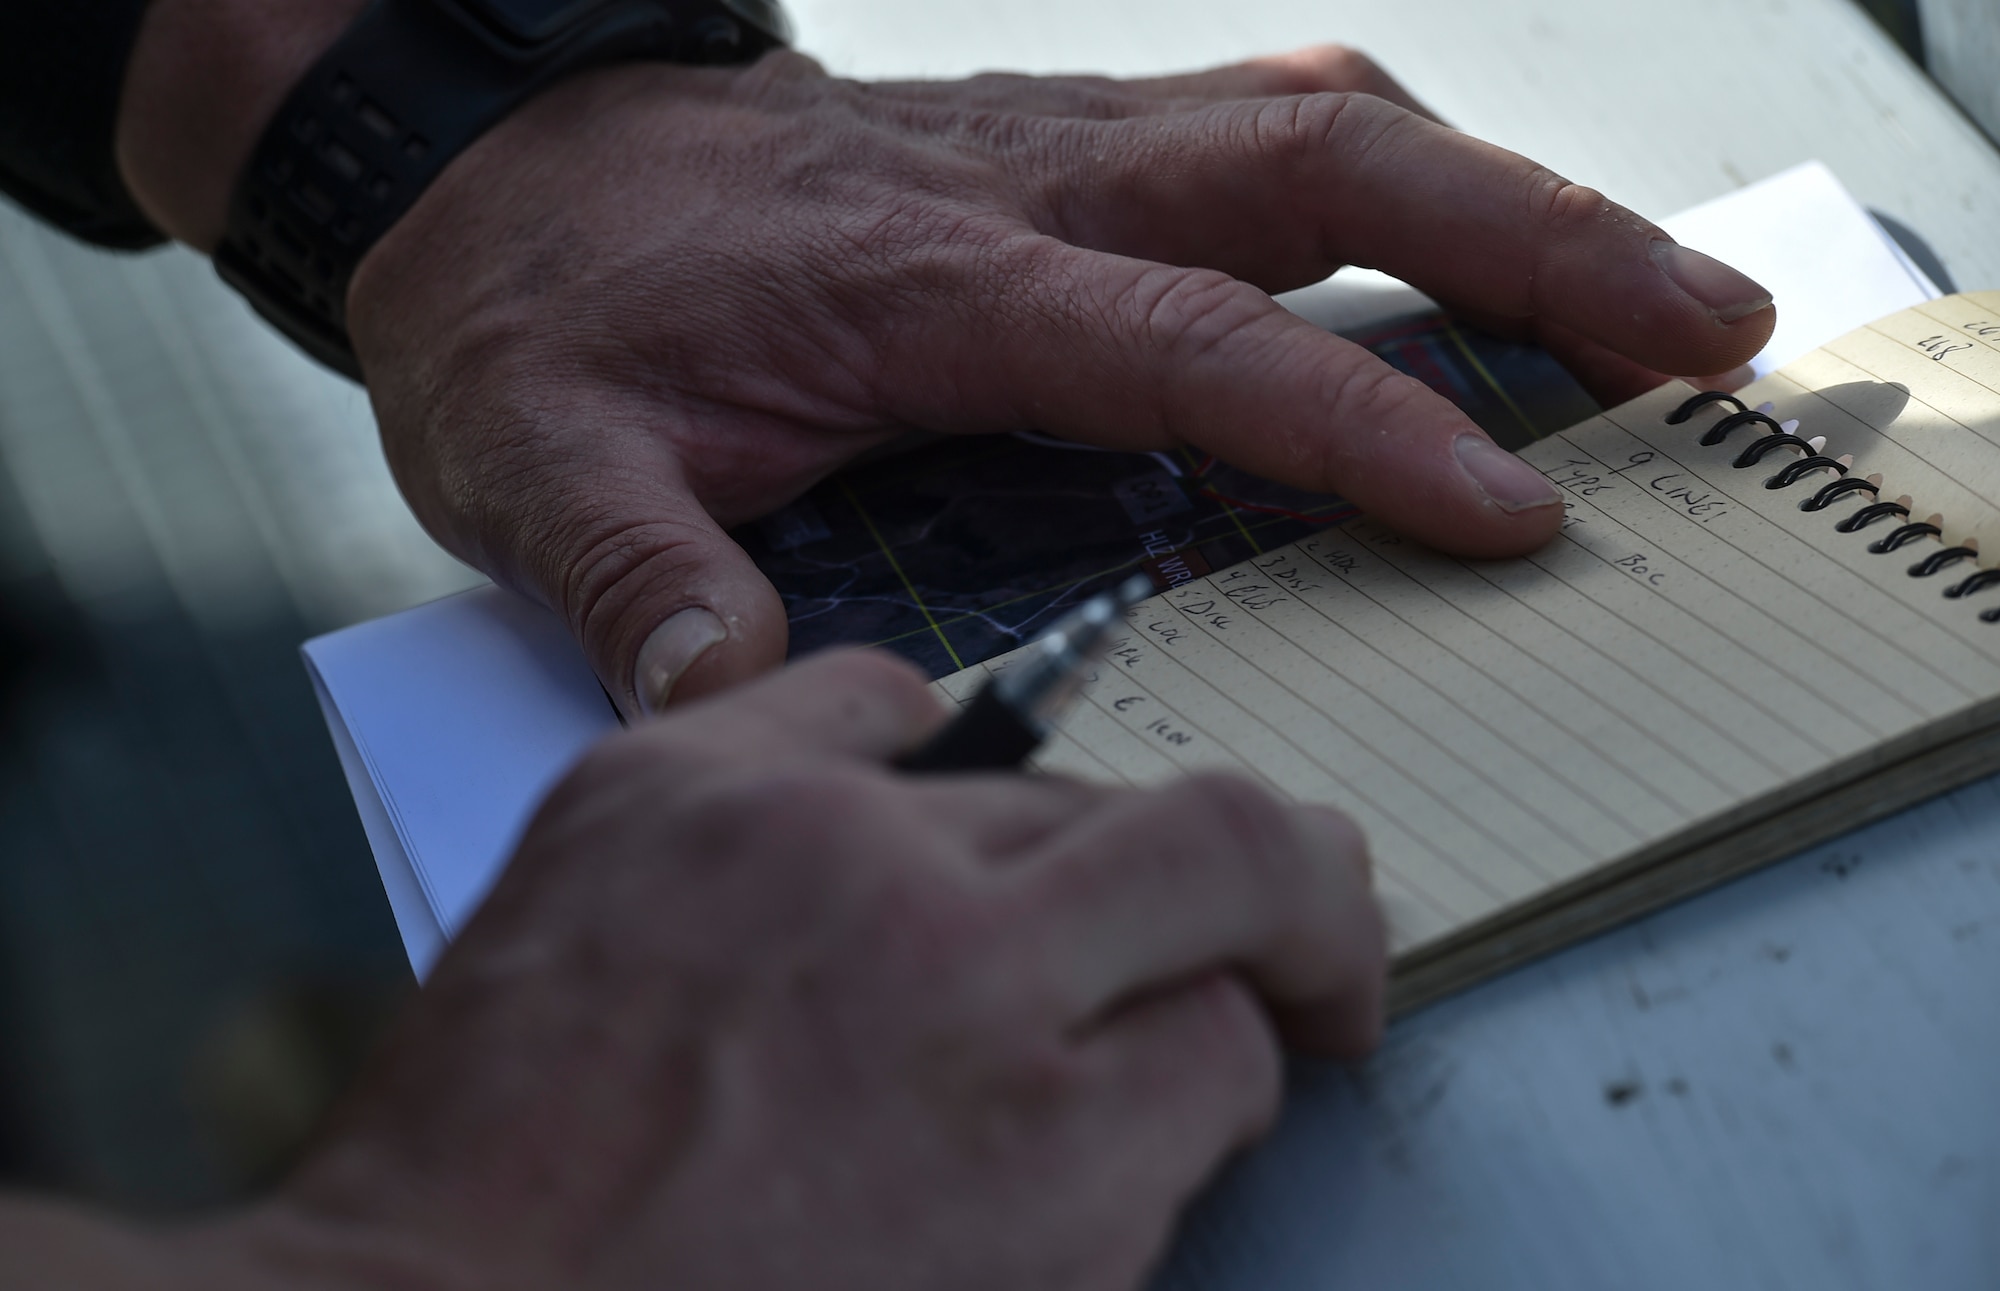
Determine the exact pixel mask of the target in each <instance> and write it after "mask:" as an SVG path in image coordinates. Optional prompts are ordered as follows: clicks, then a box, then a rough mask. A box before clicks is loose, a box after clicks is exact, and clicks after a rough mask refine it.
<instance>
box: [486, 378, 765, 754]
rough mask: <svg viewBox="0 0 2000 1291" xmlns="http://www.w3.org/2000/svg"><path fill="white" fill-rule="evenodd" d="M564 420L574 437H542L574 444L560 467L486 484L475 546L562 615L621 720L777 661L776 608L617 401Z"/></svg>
mask: <svg viewBox="0 0 2000 1291" xmlns="http://www.w3.org/2000/svg"><path fill="white" fill-rule="evenodd" d="M561 415H562V416H563V418H564V420H565V422H566V423H567V425H566V427H564V428H559V429H567V430H569V431H571V432H572V433H570V434H553V435H549V436H547V437H546V438H547V440H548V441H549V442H553V443H557V444H560V445H563V446H564V447H565V448H567V449H569V450H572V452H573V456H572V457H571V458H570V459H568V460H565V461H564V462H562V463H559V464H557V465H558V466H559V467H560V469H553V470H551V469H541V470H537V471H526V470H521V469H518V468H516V469H513V470H512V471H510V472H508V473H507V474H505V475H504V476H502V477H500V478H497V479H495V480H491V481H486V482H484V486H483V488H482V489H481V494H480V500H481V502H482V503H483V507H484V510H485V511H486V512H488V513H490V514H491V515H492V516H493V517H495V518H494V519H493V521H492V522H491V524H490V525H489V526H488V528H489V529H490V530H491V532H490V533H489V534H488V535H487V536H486V538H485V541H484V542H483V543H482V545H483V546H486V547H487V548H489V549H491V550H495V551H497V553H498V555H497V558H494V559H490V560H487V561H485V562H482V563H485V564H487V565H488V567H493V566H496V565H497V566H498V567H499V568H500V571H501V572H502V573H504V574H506V575H507V576H508V577H509V580H510V581H517V582H524V583H526V584H527V585H528V590H530V591H532V592H534V593H536V594H538V595H540V596H541V597H543V598H544V599H546V600H547V601H548V602H549V603H550V604H551V605H552V606H554V607H555V608H556V609H557V610H558V611H559V612H560V613H561V614H562V615H563V617H564V618H565V619H566V620H567V621H568V623H569V626H570V630H571V632H572V633H573V634H574V635H575V637H576V638H577V640H578V641H579V642H581V643H582V645H583V649H584V654H585V656H586V657H587V658H588V659H589V660H590V663H591V666H592V667H593V668H594V669H595V670H596V672H597V676H598V678H599V680H601V681H602V682H603V683H604V688H605V691H606V692H607V693H608V694H609V695H610V696H611V697H612V699H613V700H614V702H616V703H617V704H618V706H619V708H620V710H621V711H623V712H624V713H625V714H626V716H627V717H628V718H630V717H635V716H639V715H643V714H647V713H654V712H658V711H660V710H661V709H663V708H664V707H665V706H666V705H667V704H668V703H669V702H673V701H679V700H683V699H690V698H695V697H698V696H701V695H705V694H709V693H712V692H714V691H718V690H721V689H724V688H726V687H728V686H730V685H734V684H736V683H738V682H742V681H746V680H748V679H749V678H751V677H754V676H757V675H758V674H760V673H763V672H766V671H768V670H770V669H772V668H775V667H777V666H778V665H779V664H780V663H782V662H783V661H784V658H785V641H786V635H787V624H786V621H785V611H784V605H783V603H782V602H781V601H780V600H779V598H778V594H777V592H776V591H775V590H774V589H773V588H772V587H771V585H770V583H769V581H767V580H766V579H765V577H764V575H763V574H762V573H761V572H760V571H759V570H758V569H757V566H756V565H755V564H754V563H753V562H752V561H751V559H750V557H749V556H748V555H747V554H745V553H744V551H743V549H742V548H741V547H738V546H737V545H736V543H735V542H734V541H733V540H731V539H730V537H729V535H728V534H726V533H725V532H723V530H722V528H721V526H720V525H718V524H717V523H716V522H715V520H714V519H712V518H711V517H710V516H709V514H708V512H707V510H706V509H705V508H704V507H703V506H702V505H701V503H700V502H698V501H697V500H696V499H695V497H694V496H693V493H692V491H691V489H690V488H689V487H688V485H687V483H686V482H685V480H684V478H683V476H682V475H681V472H680V468H679V466H678V464H677V462H676V461H675V460H674V458H673V457H672V456H671V455H670V454H669V453H668V452H667V451H666V450H665V449H664V448H663V447H662V446H661V443H660V441H659V440H658V439H657V438H656V436H655V435H654V428H653V427H652V426H651V425H650V424H647V423H645V418H644V417H643V416H641V417H638V418H629V417H622V414H621V412H620V411H619V409H618V408H616V407H608V406H597V407H593V408H589V409H585V408H581V407H572V408H566V409H565V410H564V412H563V413H562V414H561ZM593 444H594V446H595V451H593V450H592V445H593ZM496 473H497V470H496ZM524 492H526V494H527V495H526V496H522V494H523V493H524Z"/></svg>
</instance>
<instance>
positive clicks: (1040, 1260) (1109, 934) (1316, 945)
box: [0, 653, 1383, 1291]
mask: <svg viewBox="0 0 2000 1291" xmlns="http://www.w3.org/2000/svg"><path fill="white" fill-rule="evenodd" d="M940 720H941V714H940V712H939V709H938V706H937V704H936V702H935V701H934V700H933V699H932V698H931V697H930V695H929V693H928V692H927V691H926V689H925V688H924V686H923V684H922V681H921V679H920V678H918V677H917V676H916V675H915V674H914V673H912V672H911V671H910V670H909V669H908V668H907V667H906V666H904V665H902V664H900V663H897V662H895V661H893V660H891V659H889V658H887V657H886V656H883V655H879V654H860V653H843V654H835V655H829V656H824V657H821V658H819V659H816V660H813V661H811V662H809V663H806V664H803V665H800V666H798V667H796V668H793V669H790V670H788V671H786V672H784V673H781V674H779V675H778V676H776V677H773V678H770V679H767V680H764V681H760V682H758V683H756V684H754V685H750V686H746V687H744V688H742V689H740V690H738V691H735V692H733V693H731V694H730V695H728V696H726V697H724V698H722V699H720V700H716V701H710V702H706V703H701V704H694V705H690V706H688V707H687V708H686V709H685V710H684V711H682V712H680V713H678V714H677V715H675V716H673V717H670V718H668V719H666V720H663V721H658V722H649V723H645V724H642V725H641V726H639V727H637V728H635V729H634V730H632V731H630V732H628V733H626V734H623V735H620V736H618V737H616V738H614V739H612V740H610V741H608V742H606V743H605V744H604V745H602V746H601V747H599V748H598V749H597V750H595V751H594V752H593V753H591V754H590V755H589V756H588V757H587V758H585V759H584V761H583V762H582V764H580V765H579V766H578V767H577V769H576V770H575V771H574V772H573V773H572V774H571V775H570V776H569V778H568V779H567V780H566V781H565V782H564V783H563V784H562V785H561V786H560V787H559V788H558V789H557V790H556V791H555V792H554V794H553V795H552V796H551V797H550V799H549V800H548V802H547V803H546V804H545V805H544V806H543V808H542V809H541V811H540V813H539V814H538V816H537V817H536V819H535V821H534V823H533V824H532V826H531V827H530V828H529V830H528V832H527V835H526V837H525V839H524V840H523V841H522V843H521V846H520V849H519V851H518V853H517V854H516V856H515V858H514V860H513V862H512V863H511V865H510V866H509V867H508V869H507V871H506V873H505V875H504V876H503V878H502V879H501V881H500V883H499V885H498V887H497V888H496V890H495V891H494V893H493V895H492V896H491V898H490V899H489V900H488V902H487V903H486V905H485V906H484V907H483V908H482V909H481V910H480V912H479V914H478V915H477V916H476V917H475V918H474V919H473V920H472V921H471V922H470V924H469V926H468V927H466V928H465V929H464V930H463V932H462V933H461V935H460V937H459V938H458V940H457V941H456V942H455V943H454V945H453V946H452V947H451V949H450V950H449V951H447V952H446V954H445V956H444V958H443V959H442V960H441V961H440V963H439V964H438V966H437V968H436V971H435V972H434V973H433V975H432V977H431V979H430V981H429V982H428V983H427V984H426V985H425V988H424V990H423V993H422V995H421V996H420V997H419V998H418V999H417V1001H416V1002H415V1004H414V1006H413V1007H412V1008H411V1010H410V1011H409V1013H408V1014H407V1015H406V1017H405V1018H404V1019H403V1021H402V1023H401V1025H400V1026H399V1027H398V1029H397V1031H396V1032H395V1034H394V1035H393V1036H392V1037H391V1039H390V1042H389V1044H388V1046H387V1049H386V1051H385V1052H384V1053H383V1055H382V1056H381V1058H380V1059H379V1061H378V1062H377V1063H376V1064H375V1067H374V1069H373V1071H372V1072H371V1073H370V1074H368V1075H367V1076H366V1077H365V1078H364V1079H363V1080H362V1082H361V1084H360V1086H359V1088H358V1089H357V1090H356V1091H355V1092H354V1093H353V1095H352V1096H351V1097H350V1099H349V1101H348V1103H347V1104H346V1106H345V1108H344V1110H343V1111H342V1113H341V1114H340V1115H339V1116H337V1117H336V1119H335V1121H334V1123H333V1125H332V1126H331V1127H329V1129H328V1130H327V1132H326V1134H325V1136H324V1138H323V1141H322V1142H321V1144H320V1146H319V1147H318V1149H317V1150H316V1151H315V1152H314V1153H313V1154H312V1156H311V1157H310V1158H309V1159H308V1161H307V1162H306V1164H305V1165H304V1167H303V1168H302V1169H301V1170H300V1171H299V1172H298V1173H297V1174H296V1176H295V1177H294V1178H293V1179H292V1180H291V1181H290V1182H289V1183H288V1184H287V1185H286V1186H285V1187H283V1188H282V1189H281V1190H280V1191H279V1192H278V1193H277V1194H276V1195H275V1196H274V1197H273V1198H271V1199H270V1200H268V1201H267V1202H266V1203H264V1204H263V1205H262V1206H260V1207H259V1208H257V1209H255V1210H253V1211H250V1212H248V1213H246V1214H243V1215H239V1216H236V1217H233V1218H231V1219H228V1220H225V1221H222V1222H219V1223H215V1224H211V1225H209V1226H207V1227H204V1228H201V1229H196V1230H192V1231H185V1232H181V1233H176V1234H172V1235H169V1236H156V1237H152V1238H146V1237H142V1236H138V1235H135V1234H134V1233H132V1232H129V1231H122V1230H113V1231H106V1227H104V1226H100V1227H97V1228H95V1229H93V1228H90V1227H89V1226H88V1225H87V1224H86V1223H85V1222H84V1221H82V1220H81V1219H79V1218H78V1217H76V1216H74V1215H63V1214H61V1213H59V1212H49V1211H44V1212H41V1213H39V1214H33V1213H27V1212H24V1211H22V1210H20V1209H17V1208H12V1207H8V1206H5V1205H0V1239H5V1240H4V1241H0V1281H7V1282H8V1284H9V1285H12V1284H13V1283H12V1281H10V1280H9V1279H10V1278H11V1277H13V1276H14V1275H16V1274H29V1273H33V1274H39V1275H40V1277H39V1280H35V1279H30V1280H27V1281H23V1282H22V1285H49V1286H57V1285H61V1286H90V1287H97V1288H103V1289H106V1291H109V1289H110V1288H119V1289H121V1291H122V1289H123V1288H126V1287H139V1286H147V1287H177V1288H178V1287H187V1288H194V1287H200V1288H202V1291H235V1289H236V1288H238V1287H242V1288H246V1289H247V1288H250V1287H279V1288H326V1289H327V1291H345V1289H347V1288H359V1287H363V1286H367V1287H395V1288H403V1289H406V1291H433V1289H436V1291H446V1289H447V1288H449V1289H452V1291H456V1289H458V1288H466V1289H468V1291H469V1289H470V1288H502V1289H505V1288H516V1287H519V1288H529V1287H533V1288H550V1287H561V1288H565V1291H626V1289H627V1288H631V1289H632V1291H639V1289H641V1288H654V1287H660V1286H671V1287H674V1288H676V1289H677V1291H794V1289H795V1288H798V1287H801V1286H811V1287H813V1288H815V1289H816V1291H904V1289H910V1291H915V1289H918V1288H923V1289H930V1288H939V1289H943V1288H949V1289H950V1291H986V1289H991V1291H1003V1289H1004V1291H1019V1289H1020V1288H1025V1287H1033V1288H1035V1289H1036V1291H1128V1289H1129V1288H1132V1287H1134V1286H1136V1285H1137V1284H1138V1283H1139V1281H1140V1280H1141V1279H1142V1277H1143V1276H1144V1274H1145V1272H1146V1270H1147V1269H1148V1268H1149V1267H1150V1266H1151V1265H1152V1264H1153V1263H1154V1262H1155V1261H1156V1260H1157V1258H1158V1255H1159V1253H1160V1251H1161V1249H1162V1247H1163V1245H1164V1243H1165V1240H1166V1236H1167V1234H1168V1232H1169V1231H1170V1228H1171V1225H1172V1224H1173V1222H1174V1220H1175V1218H1176V1216H1177V1215H1178V1213H1179V1211H1180V1209H1181V1207H1182V1205H1183V1204H1184V1203H1185V1202H1186V1200H1187V1199H1188V1197H1189V1196H1190V1195H1191V1194H1192V1193H1193V1192H1194V1191H1195V1190H1196V1189H1197V1188H1198V1187H1199V1186H1200V1185H1201V1183H1202V1182H1203V1181H1204V1180H1205V1179H1207V1178H1208V1177H1209V1176H1210V1175H1211V1174H1212V1173H1213V1171H1214V1170H1215V1168H1216V1167H1217V1165H1218V1164H1219V1163H1220V1162H1221V1161H1222V1160H1224V1159H1225V1158H1226V1157H1227V1156H1228V1155H1229V1154H1231V1153H1232V1152H1234V1151H1235V1150H1237V1149H1238V1148H1240V1147H1241V1146H1243V1145H1244V1144H1246V1143H1248V1142H1250V1141H1251V1140H1253V1139H1254V1138H1256V1137H1257V1136H1258V1135H1259V1134H1261V1133H1262V1132H1263V1131H1264V1130H1265V1128H1266V1127H1268V1126H1269V1125H1270V1124H1271V1122H1272V1120H1273V1118H1274V1117H1275V1115H1276V1112H1277V1107H1278V1098H1279V1092H1280V1084H1281V1080H1280V1039H1281V1037H1282V1039H1283V1040H1284V1041H1285V1042H1287V1043H1289V1044H1290V1045H1292V1046H1294V1047H1296V1048H1298V1049H1301V1050H1304V1051H1307V1052H1317V1053H1322V1054H1328V1055H1333V1056H1354V1055H1358V1054H1361V1053H1363V1052H1366V1051H1367V1050H1368V1049H1370V1048H1372V1047H1373V1045H1374V1044H1375V1042H1376V1040H1377V1038H1378V1037H1379V1035H1380V1031H1381V1025H1382V987H1383V939H1382V928H1381V924H1380V921H1379V918H1378V916H1377V914H1376V910H1375V906H1374V903H1373V901H1372V900H1371V899H1370V897H1369V893H1368V877H1367V856H1366V852H1365V850H1364V848H1363V846H1362V843H1361V841H1360V837H1359V835H1358V834H1357V833H1356V831H1355V830H1354V828H1353V826H1352V825H1350V824H1349V823H1348V822H1347V820H1346V819H1345V818H1343V817H1341V816H1339V815H1337V814H1335V813H1333V812H1329V811H1325V810H1322V809H1318V808H1302V807H1294V806H1287V805H1284V804H1281V803H1279V802H1278V801H1276V800H1274V799H1273V798H1271V797H1270V796H1269V795H1268V794H1267V793H1266V792H1265V791H1263V790H1262V789H1259V788H1257V787H1254V786H1253V785H1251V784H1249V783H1247V782H1244V781H1240V780H1235V779H1229V778H1225V777H1216V776H1207V777H1197V778H1194V779H1189V780H1185V781H1181V782H1179V783H1176V784H1174V785H1171V786H1169V787H1166V788H1163V789H1160V790H1156V791H1149V792H1140V791H1136V790H1131V789H1110V788H1101V787H1093V786H1086V785H1081V784H1076V783H1072V782H1068V781H1063V780H1057V779H1030V778H1025V777H1019V776H999V775H991V776H956V777H936V778H931V779H924V780H914V779H911V778H909V777H906V776H899V775H894V774H891V773H890V772H889V771H887V770H886V769H885V767H884V760H885V759H886V758H888V757H889V756H891V755H893V754H894V753H895V752H897V751H899V750H902V749H905V748H908V747H910V746H911V745H912V744H913V743H914V742H915V741H917V740H919V739H921V738H922V737H923V735H924V734H926V733H927V732H928V731H930V730H931V729H933V728H934V726H935V725H936V723H937V722H938V721H940ZM65 1239H66V1240H67V1241H68V1242H70V1243H72V1244H73V1249H72V1250H71V1252H70V1254H71V1256H72V1260H73V1262H72V1263H70V1264H68V1265H64V1264H63V1263H62V1262H61V1260H60V1259H58V1258H57V1253H58V1251H59V1248H60V1247H61V1245H62V1243H63V1241H64V1240H65ZM38 1256H40V1257H41V1262H40V1263H39V1264H38V1263H36V1262H35V1260H36V1259H37V1257H38ZM119 1258H123V1259H126V1260H129V1268H128V1269H127V1270H126V1272H127V1274H128V1276H126V1277H118V1276H112V1275H110V1274H109V1273H108V1272H107V1262H109V1261H113V1260H116V1259H119ZM83 1261H96V1262H97V1263H96V1265H95V1266H94V1269H93V1268H92V1267H91V1266H89V1265H88V1264H87V1263H84V1262H83Z"/></svg>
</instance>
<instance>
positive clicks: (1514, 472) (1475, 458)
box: [1452, 435, 1562, 512]
mask: <svg viewBox="0 0 2000 1291" xmlns="http://www.w3.org/2000/svg"><path fill="white" fill-rule="evenodd" d="M1452 447H1453V449H1454V450H1455V451H1456V452H1457V453H1458V464H1459V465H1460V466H1463V467H1464V468H1465V473H1466V474H1467V475H1470V476H1471V477H1472V482H1473V483H1474V484H1477V485H1478V486H1479V491H1480V492H1481V493H1484V494H1485V495H1486V496H1487V497H1488V498H1490V499H1491V500H1492V502H1493V505H1494V506H1496V507H1499V508H1500V509H1501V510H1502V511H1508V512H1513V511H1526V510H1529V509H1531V508H1533V507H1548V506H1554V505H1555V504H1556V503H1558V502H1560V501H1562V495H1561V494H1559V493H1557V492H1556V486H1555V485H1553V484H1551V483H1549V479H1548V477H1547V476H1546V475H1543V474H1542V473H1541V472H1540V471H1538V470H1536V469H1535V468H1534V467H1532V466H1530V465H1528V464H1527V463H1526V462H1524V461H1522V460H1521V459H1520V458H1518V457H1516V456H1514V455H1513V454H1512V453H1510V452H1508V451H1507V450H1506V449H1504V448H1502V447H1500V445H1498V444H1496V443H1494V442H1493V441H1492V440H1490V439H1488V438H1486V436H1484V435H1460V436H1459V437H1458V442H1457V443H1456V444H1454V445H1452Z"/></svg>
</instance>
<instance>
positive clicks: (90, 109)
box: [0, 0, 164, 249]
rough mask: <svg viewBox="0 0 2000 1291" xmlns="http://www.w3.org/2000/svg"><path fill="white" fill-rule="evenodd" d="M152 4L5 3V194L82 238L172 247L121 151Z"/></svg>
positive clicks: (1, 36)
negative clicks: (126, 175)
mask: <svg viewBox="0 0 2000 1291" xmlns="http://www.w3.org/2000/svg"><path fill="white" fill-rule="evenodd" d="M145 9H146V0H0V192H4V193H5V194H6V195H7V196H9V197H11V198H13V199H14V200H15V201H16V202H19V203H20V204H21V205H22V206H25V207H26V208H27V209H28V210H30V211H32V212H34V213H35V214H36V215H39V216H41V217H42V218H43V219H45V220H47V221H49V222H50V223H51V224H55V225H57V226H59V227H61V228H64V229H67V230H68V231H69V232H71V233H73V234H75V235H76V236H77V237H80V238H83V239H85V240H87V241H90V242H95V243H97V244H99V245H100V246H107V247H119V248H124V249H136V248H139V247H146V246H151V245H153V244H154V243H156V242H160V241H163V240H164V239H163V238H162V237H161V235H160V232H159V230H157V229H155V228H154V227H153V226H152V225H151V224H150V223H148V222H147V220H146V217H145V216H144V215H142V214H141V213H140V211H139V208H138V206H137V205H135V204H134V203H133V201H132V195H131V194H130V193H129V192H127V191H126V190H125V184H124V181H123V180H121V179H120V178H119V175H118V166H117V163H116V161H115V160H114V158H113V153H112V134H113V131H114V130H115V129H116V126H117V120H118V96H119V91H120V89H121V87H122V86H123V84H124V80H125V64H126V61H127V59H128V58H129V57H130V56H131V53H132V43H133V40H134V38H135V37H136V36H137V34H138V30H139V19H140V17H141V15H143V14H144V12H145Z"/></svg>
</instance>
